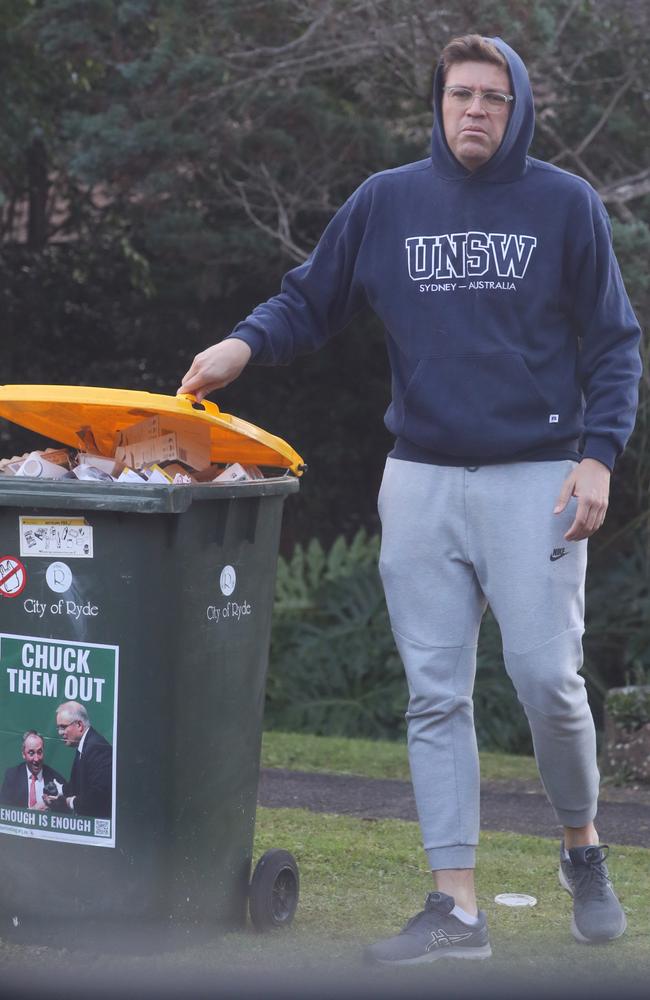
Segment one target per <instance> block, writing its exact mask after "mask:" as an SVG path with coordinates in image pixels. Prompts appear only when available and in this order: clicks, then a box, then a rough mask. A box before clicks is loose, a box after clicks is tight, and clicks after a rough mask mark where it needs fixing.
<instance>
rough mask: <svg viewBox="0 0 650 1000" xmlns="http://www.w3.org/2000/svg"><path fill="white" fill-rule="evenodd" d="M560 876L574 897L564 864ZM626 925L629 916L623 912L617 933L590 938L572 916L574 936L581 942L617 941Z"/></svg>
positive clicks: (562, 883)
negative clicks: (564, 870)
mask: <svg viewBox="0 0 650 1000" xmlns="http://www.w3.org/2000/svg"><path fill="white" fill-rule="evenodd" d="M558 877H559V880H560V885H561V886H562V888H563V889H566V891H567V892H568V893H569V895H570V896H571V899H573V890H572V889H571V886H570V885H569V882H568V880H567V877H566V875H565V874H564V872H563V871H562V865H560V867H559V869H558ZM626 927H627V917H626V916H625V914H623V925H622V927H621V929H620V930H619V931H617V933H616V934H610V935H609V936H608V937H601V938H588V937H585V936H584V934H581V933H580V931H579V930H578V927H577V924H576V918H575V917H571V933H572V934H573V936H574V938H575V939H576V941H579V942H580V943H581V944H602V943H603V942H604V941H615V940H616V939H617V938H620V937H622V936H623V934H625V928H626Z"/></svg>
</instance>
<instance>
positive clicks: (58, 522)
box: [18, 516, 93, 559]
mask: <svg viewBox="0 0 650 1000" xmlns="http://www.w3.org/2000/svg"><path fill="white" fill-rule="evenodd" d="M18 524H19V531H20V554H21V556H43V557H45V558H50V559H51V558H53V557H54V556H61V555H65V556H66V557H67V558H68V559H92V558H93V529H92V525H90V524H88V522H87V521H86V519H85V518H83V517H22V516H20V517H19V518H18Z"/></svg>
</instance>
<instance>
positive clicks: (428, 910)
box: [401, 906, 446, 934]
mask: <svg viewBox="0 0 650 1000" xmlns="http://www.w3.org/2000/svg"><path fill="white" fill-rule="evenodd" d="M433 913H436V914H437V915H438V917H442V916H445V915H446V910H444V909H441V910H439V909H438V908H437V907H436V906H428V907H427V908H426V909H424V910H420V912H419V913H416V914H415V916H414V917H411V918H410V920H407V922H406V923H405V924H404V927H403V928H402V930H401V933H402V934H405V933H406V931H408V930H410V928H411V927H415V926H417V924H419V923H420V921H421V920H422V918H423V917H430V916H431V914H433Z"/></svg>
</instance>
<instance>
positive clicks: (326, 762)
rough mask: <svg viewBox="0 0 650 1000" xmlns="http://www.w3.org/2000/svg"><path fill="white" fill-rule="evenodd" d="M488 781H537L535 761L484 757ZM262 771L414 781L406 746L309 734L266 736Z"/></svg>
mask: <svg viewBox="0 0 650 1000" xmlns="http://www.w3.org/2000/svg"><path fill="white" fill-rule="evenodd" d="M480 756H481V777H482V778H483V779H484V780H497V779H501V780H504V779H512V778H527V779H530V778H537V767H536V766H535V760H534V758H533V757H519V756H515V755H514V754H501V753H481V755H480ZM262 767H285V768H288V769H289V770H294V771H331V772H335V773H337V774H362V775H365V776H366V777H368V778H401V779H403V780H404V781H408V780H409V778H410V774H409V766H408V760H407V757H406V743H405V742H396V743H393V742H390V741H388V740H348V739H344V738H343V737H338V736H311V735H309V734H305V733H277V732H269V733H264V736H263V739H262Z"/></svg>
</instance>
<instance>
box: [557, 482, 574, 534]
mask: <svg viewBox="0 0 650 1000" xmlns="http://www.w3.org/2000/svg"><path fill="white" fill-rule="evenodd" d="M574 486H575V474H574V473H573V472H572V473H571V475H570V476H567V478H566V479H565V480H564V482H563V483H562V489H561V490H560V495H559V496H558V498H557V503H556V504H555V507H554V508H553V513H554V514H561V513H562V511H563V510H564V508H565V507H566V505H567V504H568V502H569V500H570V498H571V496H572V495H573V488H574ZM574 523H575V522H574Z"/></svg>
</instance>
